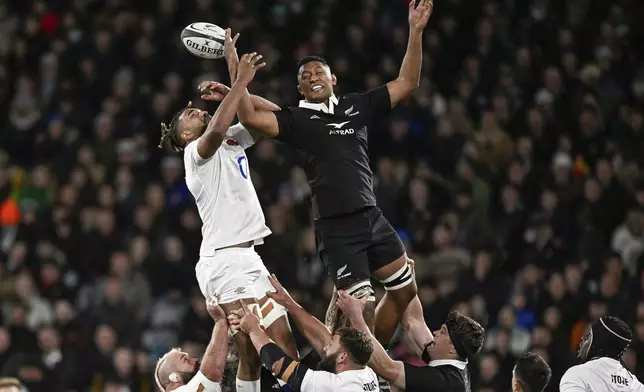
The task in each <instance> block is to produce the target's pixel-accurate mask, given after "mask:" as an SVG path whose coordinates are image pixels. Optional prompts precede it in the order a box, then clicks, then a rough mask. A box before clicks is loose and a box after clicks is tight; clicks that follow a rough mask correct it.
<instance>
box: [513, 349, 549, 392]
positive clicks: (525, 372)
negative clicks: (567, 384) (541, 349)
mask: <svg viewBox="0 0 644 392" xmlns="http://www.w3.org/2000/svg"><path fill="white" fill-rule="evenodd" d="M551 377H552V371H551V370H550V366H548V364H547V363H546V361H544V360H543V358H541V357H540V356H539V355H537V354H535V353H525V354H524V355H523V356H522V357H521V358H519V359H518V360H517V364H516V365H515V366H514V369H513V370H512V392H543V390H544V389H546V387H547V386H548V383H549V382H550V378H551Z"/></svg>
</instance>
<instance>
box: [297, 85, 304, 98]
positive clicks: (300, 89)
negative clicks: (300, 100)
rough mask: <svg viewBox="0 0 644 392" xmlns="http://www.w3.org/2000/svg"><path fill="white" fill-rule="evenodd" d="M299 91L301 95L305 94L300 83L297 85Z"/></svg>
mask: <svg viewBox="0 0 644 392" xmlns="http://www.w3.org/2000/svg"><path fill="white" fill-rule="evenodd" d="M297 91H298V92H299V93H300V95H304V93H303V92H302V87H300V85H299V84H298V85H297Z"/></svg>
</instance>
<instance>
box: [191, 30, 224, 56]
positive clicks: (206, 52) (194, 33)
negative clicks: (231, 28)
mask: <svg viewBox="0 0 644 392" xmlns="http://www.w3.org/2000/svg"><path fill="white" fill-rule="evenodd" d="M225 37H226V31H225V30H224V29H222V28H221V27H219V26H217V25H214V24H212V23H205V22H197V23H191V24H189V25H188V26H186V27H185V28H184V29H183V31H182V32H181V42H183V46H185V47H186V49H188V51H189V52H190V53H192V54H193V55H195V56H197V57H201V58H202V59H208V60H214V59H219V58H222V57H224V38H225Z"/></svg>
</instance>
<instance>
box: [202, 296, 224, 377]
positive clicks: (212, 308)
mask: <svg viewBox="0 0 644 392" xmlns="http://www.w3.org/2000/svg"><path fill="white" fill-rule="evenodd" d="M207 309H208V314H210V316H211V317H212V319H213V320H214V321H215V328H214V329H213V331H212V338H210V343H208V347H206V352H205V353H204V356H203V358H202V360H201V372H202V373H203V375H204V376H206V377H207V378H208V379H209V380H210V381H214V382H221V378H222V377H223V374H224V367H225V366H226V361H227V358H228V322H227V321H226V313H224V310H223V309H222V308H221V307H220V306H217V305H216V304H213V303H208V305H207Z"/></svg>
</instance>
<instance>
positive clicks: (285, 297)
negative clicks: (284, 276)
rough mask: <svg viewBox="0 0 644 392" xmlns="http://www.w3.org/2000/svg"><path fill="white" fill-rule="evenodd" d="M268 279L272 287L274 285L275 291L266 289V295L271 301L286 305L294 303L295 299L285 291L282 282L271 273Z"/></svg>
mask: <svg viewBox="0 0 644 392" xmlns="http://www.w3.org/2000/svg"><path fill="white" fill-rule="evenodd" d="M268 280H270V282H271V284H272V285H273V287H275V292H273V291H267V292H266V296H267V297H268V298H270V299H272V300H273V301H275V302H277V303H278V304H280V305H282V306H284V307H287V308H288V305H290V304H292V303H294V302H295V301H294V300H293V297H291V295H290V294H289V293H288V291H286V289H285V288H284V287H283V286H282V284H281V283H280V282H279V280H277V278H276V277H275V274H271V276H269V277H268Z"/></svg>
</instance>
